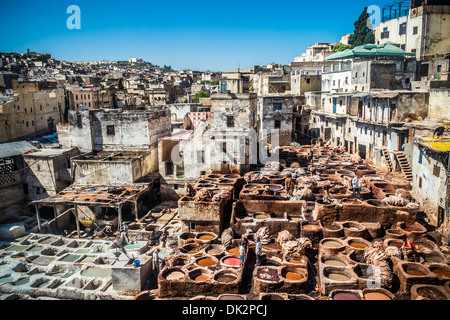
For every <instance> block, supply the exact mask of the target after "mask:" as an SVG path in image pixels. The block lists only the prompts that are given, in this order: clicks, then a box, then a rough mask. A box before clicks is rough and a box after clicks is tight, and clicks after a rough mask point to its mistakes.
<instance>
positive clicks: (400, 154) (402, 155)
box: [394, 151, 413, 181]
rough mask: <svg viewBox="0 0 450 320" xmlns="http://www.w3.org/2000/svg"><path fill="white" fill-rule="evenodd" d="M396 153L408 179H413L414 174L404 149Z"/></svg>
mask: <svg viewBox="0 0 450 320" xmlns="http://www.w3.org/2000/svg"><path fill="white" fill-rule="evenodd" d="M394 155H395V157H396V158H397V161H398V163H399V164H400V168H401V169H402V172H403V174H404V175H405V177H406V179H407V180H408V181H412V178H413V175H412V170H411V166H410V165H409V161H408V158H406V155H405V153H404V152H403V151H394Z"/></svg>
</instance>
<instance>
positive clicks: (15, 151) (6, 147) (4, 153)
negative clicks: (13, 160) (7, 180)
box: [0, 141, 38, 158]
mask: <svg viewBox="0 0 450 320" xmlns="http://www.w3.org/2000/svg"><path fill="white" fill-rule="evenodd" d="M27 150H38V148H36V147H35V146H33V145H32V144H31V143H29V142H27V141H16V142H8V143H0V158H6V157H12V156H17V155H20V154H21V153H22V152H24V151H27Z"/></svg>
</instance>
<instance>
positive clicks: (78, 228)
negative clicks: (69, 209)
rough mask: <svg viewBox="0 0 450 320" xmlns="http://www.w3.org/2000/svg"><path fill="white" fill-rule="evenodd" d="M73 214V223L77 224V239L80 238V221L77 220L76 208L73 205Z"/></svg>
mask: <svg viewBox="0 0 450 320" xmlns="http://www.w3.org/2000/svg"><path fill="white" fill-rule="evenodd" d="M74 214H75V221H76V223H77V234H78V238H80V236H81V231H80V221H79V220H78V206H77V205H75V210H74Z"/></svg>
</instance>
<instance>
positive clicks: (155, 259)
mask: <svg viewBox="0 0 450 320" xmlns="http://www.w3.org/2000/svg"><path fill="white" fill-rule="evenodd" d="M158 253H159V248H156V249H155V250H153V254H152V267H153V271H154V272H155V274H158V272H159V265H160V259H159V254H158Z"/></svg>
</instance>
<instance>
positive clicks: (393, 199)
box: [383, 192, 409, 207]
mask: <svg viewBox="0 0 450 320" xmlns="http://www.w3.org/2000/svg"><path fill="white" fill-rule="evenodd" d="M383 202H385V203H387V204H390V205H391V206H396V207H404V206H406V205H407V204H408V203H409V201H408V200H407V199H406V198H404V197H403V196H402V194H401V193H398V192H397V193H395V195H393V196H389V197H386V198H384V199H383Z"/></svg>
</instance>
